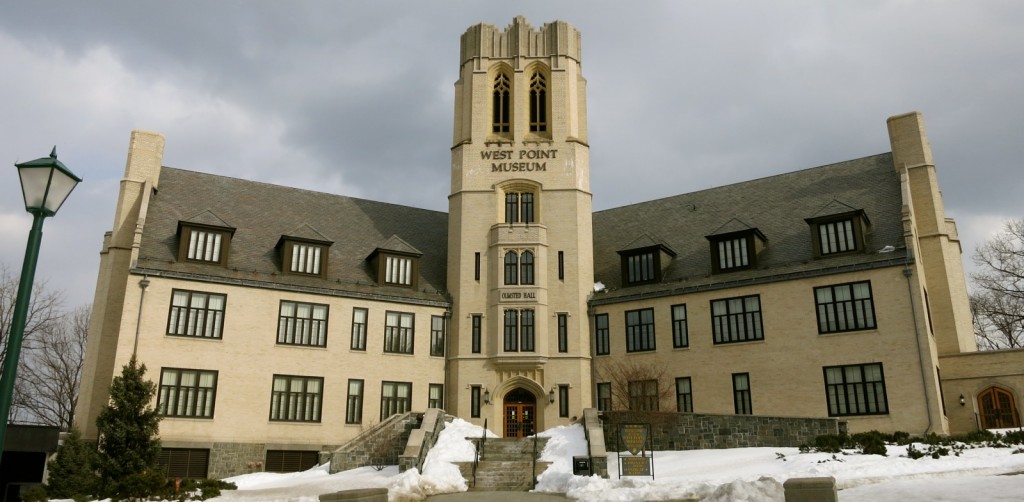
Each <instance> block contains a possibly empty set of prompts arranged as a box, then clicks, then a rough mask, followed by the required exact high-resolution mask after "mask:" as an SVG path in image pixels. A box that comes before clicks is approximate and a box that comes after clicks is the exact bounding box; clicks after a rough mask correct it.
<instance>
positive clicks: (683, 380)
mask: <svg viewBox="0 0 1024 502" xmlns="http://www.w3.org/2000/svg"><path fill="white" fill-rule="evenodd" d="M676 411H678V412H680V413H693V389H692V388H691V387H690V377H679V378H676Z"/></svg>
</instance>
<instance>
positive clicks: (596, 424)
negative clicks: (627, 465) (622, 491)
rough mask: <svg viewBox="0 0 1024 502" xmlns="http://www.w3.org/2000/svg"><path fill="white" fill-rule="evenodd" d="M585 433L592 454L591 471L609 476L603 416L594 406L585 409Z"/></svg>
mask: <svg viewBox="0 0 1024 502" xmlns="http://www.w3.org/2000/svg"><path fill="white" fill-rule="evenodd" d="M583 434H584V436H586V438H587V454H588V455H589V456H590V472H591V473H592V474H597V475H598V476H601V477H602V478H607V477H608V450H607V449H606V448H605V444H606V443H605V438H604V436H605V435H604V429H603V428H602V426H601V418H600V417H599V415H598V411H597V410H596V409H594V408H587V409H585V410H583Z"/></svg>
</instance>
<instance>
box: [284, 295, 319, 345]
mask: <svg viewBox="0 0 1024 502" xmlns="http://www.w3.org/2000/svg"><path fill="white" fill-rule="evenodd" d="M277 343H283V344H289V345H313V346H317V347H326V346H327V305H320V304H316V303H301V302H290V301H283V300H282V301H281V311H280V315H279V316H278V321H277Z"/></svg>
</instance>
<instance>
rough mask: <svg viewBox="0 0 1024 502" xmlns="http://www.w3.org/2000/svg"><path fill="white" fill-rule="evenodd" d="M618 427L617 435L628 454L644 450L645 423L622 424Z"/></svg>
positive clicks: (646, 427) (645, 439) (645, 442)
mask: <svg viewBox="0 0 1024 502" xmlns="http://www.w3.org/2000/svg"><path fill="white" fill-rule="evenodd" d="M620 427H621V428H620V429H619V436H621V437H622V444H623V445H624V446H625V447H626V451H628V452H629V453H630V455H636V454H637V453H639V452H640V451H643V450H644V445H646V444H647V430H648V426H647V424H622V425H621V426H620Z"/></svg>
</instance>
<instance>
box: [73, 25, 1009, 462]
mask: <svg viewBox="0 0 1024 502" xmlns="http://www.w3.org/2000/svg"><path fill="white" fill-rule="evenodd" d="M461 47H462V48H461V54H460V65H461V66H460V68H461V70H460V74H459V79H458V81H457V82H456V86H455V120H454V128H453V130H454V132H453V142H452V162H451V181H452V185H451V193H450V194H449V211H448V213H441V212H436V211H428V210H422V209H416V208H410V207H405V206H398V205H394V204H386V203H381V202H374V201H368V200H361V199H354V198H351V197H344V196H339V195H333V194H326V193H319V192H312V191H307V190H299V189H294V188H289V187H283V186H275V185H268V184H264V183H257V182H253V181H247V180H241V179H234V178H226V177H222V176H217V175H214V174H206V173H198V172H192V171H186V170H182V169H173V168H168V167H163V166H162V156H163V147H164V138H163V137H162V136H160V135H159V134H154V133H147V132H141V131H136V132H134V133H133V134H132V139H131V144H130V147H129V153H128V163H127V168H126V170H125V177H124V180H123V181H122V183H121V192H120V195H119V198H118V204H117V210H116V214H115V218H114V225H113V229H112V230H111V232H109V233H108V234H107V235H106V236H105V239H104V245H103V250H102V252H101V256H102V259H101V265H100V271H99V279H98V281H97V289H96V298H95V303H94V312H93V318H92V325H91V326H90V336H89V346H88V351H87V352H88V353H87V360H86V370H85V372H86V375H85V378H84V379H83V385H82V391H81V399H80V403H79V410H78V414H77V416H78V423H79V426H80V427H82V428H83V430H84V433H85V436H86V437H95V435H96V430H95V426H94V421H95V417H96V415H97V413H98V412H99V410H100V408H101V407H102V406H103V404H104V403H106V401H107V398H108V394H107V388H108V385H109V383H110V380H111V379H112V378H113V376H115V375H116V374H117V373H118V372H119V369H120V368H121V366H122V365H124V364H125V363H126V362H127V361H128V360H129V359H130V357H131V355H132V354H133V353H136V354H138V357H139V359H140V360H141V361H142V362H144V363H145V364H146V365H147V367H148V368H149V371H150V376H151V377H152V378H153V380H154V381H156V382H157V383H158V386H159V394H158V397H157V399H156V401H155V402H154V405H155V406H156V407H157V408H158V409H159V410H160V412H161V413H162V414H163V415H164V417H165V418H164V420H163V421H162V423H161V428H160V435H161V438H162V440H163V444H164V446H165V448H166V451H167V452H169V453H168V454H169V455H172V456H173V458H174V459H175V460H179V461H181V462H183V464H182V465H195V466H201V469H202V470H203V471H204V472H199V473H194V474H196V475H209V476H226V475H231V474H238V473H242V472H250V471H253V470H260V469H271V470H282V469H288V468H292V467H296V466H301V465H306V464H308V463H309V462H311V461H313V459H315V458H316V452H318V451H321V450H329V449H331V448H333V447H336V446H338V445H340V444H343V443H345V442H346V441H348V440H349V439H351V438H353V437H354V436H355V435H356V434H358V433H359V432H360V431H361V430H362V429H364V428H365V427H367V426H369V425H372V424H373V423H376V422H378V421H381V420H384V419H386V418H387V417H389V416H392V415H393V414H395V413H402V412H405V411H410V410H423V409H426V408H429V407H440V408H444V409H446V410H447V411H448V412H449V413H450V414H453V415H457V416H460V417H463V418H465V419H467V420H471V421H474V422H477V423H483V421H484V420H485V419H486V420H488V421H489V424H490V428H491V429H492V430H496V431H501V434H503V435H523V434H530V433H532V432H533V431H534V430H542V429H546V428H549V427H552V426H556V425H561V424H566V423H569V422H570V421H571V420H573V418H574V417H577V416H579V415H580V414H581V411H582V410H583V409H584V408H589V407H597V408H600V409H611V408H616V409H618V408H625V407H631V408H633V409H659V410H662V411H666V410H672V411H681V412H695V413H720V414H732V413H744V414H758V415H780V416H809V417H838V418H840V419H842V420H844V421H846V422H848V424H849V427H850V429H851V430H854V431H857V430H870V429H880V430H904V431H909V432H912V433H922V432H938V433H948V432H960V431H968V430H973V429H974V428H975V427H976V426H977V425H976V424H977V423H979V421H981V420H982V419H983V418H984V419H985V420H990V419H991V417H992V416H995V415H998V417H1000V418H999V420H1002V421H1000V422H999V423H1000V424H1012V423H1013V421H1014V420H1016V421H1017V422H1016V423H1018V424H1019V418H1018V417H1019V413H1018V411H1017V406H1019V404H1018V403H1019V402H1020V392H1021V391H1022V390H1024V381H1022V377H1021V374H1020V370H1019V368H1021V367H1022V362H1024V356H1022V354H1021V353H1019V352H1012V351H1011V352H1002V353H995V354H978V353H976V352H975V351H976V347H975V342H974V336H973V333H972V327H971V319H970V311H969V308H968V304H967V294H966V285H965V281H964V275H963V270H962V265H961V250H960V245H959V241H958V238H957V234H956V227H955V225H954V223H953V221H952V220H950V219H947V218H946V217H945V214H944V211H943V207H942V198H941V194H940V192H939V189H938V183H937V178H936V176H937V174H936V169H935V166H934V163H933V161H932V159H931V150H930V146H929V145H928V141H927V137H926V135H925V132H924V125H923V122H922V119H921V116H920V115H919V114H916V113H912V114H906V115H900V116H896V117H892V118H890V119H889V136H890V140H891V153H884V154H880V155H873V156H869V157H865V158H861V159H855V160H848V161H843V162H839V163H836V164H832V165H827V166H822V167H817V168H812V169H805V170H800V171H794V172H791V173H788V174H782V175H778V176H772V177H769V178H763V179H757V180H752V181H748V182H744V183H739V184H735V185H730V186H725V187H720V188H714V189H709V190H704V191H700V192H694V193H688V194H683V195H678V196H675V197H669V198H665V199H659V200H654V201H649V202H643V203H639V204H634V205H630V206H625V207H620V208H616V209H609V210H605V211H599V212H597V213H595V212H593V210H592V208H591V192H590V166H589V146H588V135H587V112H586V81H585V80H584V78H583V75H582V71H581V50H580V35H579V33H578V32H577V31H576V30H575V28H573V27H572V26H570V25H568V24H566V23H564V22H553V23H549V24H546V25H544V26H543V27H541V28H539V29H536V28H533V27H531V26H530V25H529V24H527V23H526V21H525V20H524V19H522V18H516V19H515V20H514V21H513V23H512V24H511V25H510V26H508V27H507V28H505V29H504V30H501V29H498V28H496V27H494V26H490V25H485V24H481V25H477V26H474V27H471V28H470V29H469V30H468V31H467V32H466V33H465V34H464V35H463V36H462V46H461ZM439 168H440V166H439ZM440 196H441V195H440V194H439V197H440ZM944 386H945V393H943V387H944ZM960 395H962V396H963V401H964V404H963V405H961V404H960V398H959V396H960ZM985 403H990V404H991V403H995V404H994V405H990V404H985ZM986 406H987V407H986ZM985 417H988V418H985ZM986 423H989V422H986ZM991 423H995V422H991ZM193 457H195V458H201V459H202V462H192V460H191V459H192V458H193ZM190 462H192V463H190ZM190 474H193V473H190Z"/></svg>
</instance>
